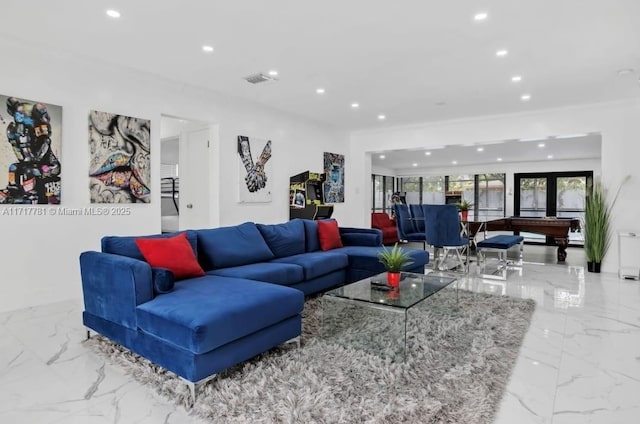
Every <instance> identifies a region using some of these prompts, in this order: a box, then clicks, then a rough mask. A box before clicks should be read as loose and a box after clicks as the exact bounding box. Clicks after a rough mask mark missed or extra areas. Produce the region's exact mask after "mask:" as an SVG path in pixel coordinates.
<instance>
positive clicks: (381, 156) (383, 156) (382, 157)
mask: <svg viewBox="0 0 640 424" xmlns="http://www.w3.org/2000/svg"><path fill="white" fill-rule="evenodd" d="M378 157H379V158H380V159H384V158H386V156H385V155H380V156H378Z"/></svg>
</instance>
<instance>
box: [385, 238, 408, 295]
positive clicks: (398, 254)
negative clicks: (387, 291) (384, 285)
mask: <svg viewBox="0 0 640 424" xmlns="http://www.w3.org/2000/svg"><path fill="white" fill-rule="evenodd" d="M378 259H379V260H380V263H382V265H384V267H385V269H386V270H387V282H388V283H389V285H390V286H392V287H397V286H398V284H400V271H402V268H404V267H405V266H407V265H411V264H412V263H413V260H412V259H411V256H410V255H409V253H408V252H407V251H405V250H404V249H403V248H401V247H399V246H398V243H396V244H395V245H394V246H393V247H392V248H391V249H390V250H389V249H387V248H386V247H383V248H382V252H380V253H378Z"/></svg>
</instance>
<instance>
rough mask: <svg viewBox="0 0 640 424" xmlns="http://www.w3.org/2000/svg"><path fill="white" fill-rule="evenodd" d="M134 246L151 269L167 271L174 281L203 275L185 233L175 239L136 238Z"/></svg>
mask: <svg viewBox="0 0 640 424" xmlns="http://www.w3.org/2000/svg"><path fill="white" fill-rule="evenodd" d="M136 244H137V245H138V249H140V253H142V256H144V259H145V260H146V261H147V263H149V265H151V267H153V268H166V269H168V270H169V271H171V272H172V273H173V276H174V278H175V279H176V280H183V279H185V278H190V277H202V276H203V275H204V271H203V270H202V267H201V266H200V264H199V263H198V260H197V259H196V255H195V253H193V249H192V248H191V244H189V241H188V240H187V235H186V234H185V233H181V234H178V235H177V236H175V237H160V238H138V239H136Z"/></svg>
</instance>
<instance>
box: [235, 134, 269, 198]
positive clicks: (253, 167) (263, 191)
mask: <svg viewBox="0 0 640 424" xmlns="http://www.w3.org/2000/svg"><path fill="white" fill-rule="evenodd" d="M270 158H271V140H261V139H257V138H251V139H249V137H246V136H243V135H239V136H238V160H239V175H240V178H239V201H240V203H245V202H247V203H249V202H270V201H271V184H272V181H271V162H269V159H270Z"/></svg>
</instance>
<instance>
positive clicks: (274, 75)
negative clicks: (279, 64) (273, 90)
mask: <svg viewBox="0 0 640 424" xmlns="http://www.w3.org/2000/svg"><path fill="white" fill-rule="evenodd" d="M269 75H271V76H272V77H277V76H278V71H276V70H271V71H269Z"/></svg>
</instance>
